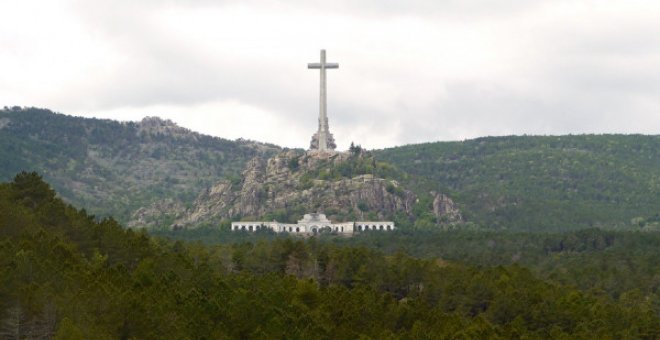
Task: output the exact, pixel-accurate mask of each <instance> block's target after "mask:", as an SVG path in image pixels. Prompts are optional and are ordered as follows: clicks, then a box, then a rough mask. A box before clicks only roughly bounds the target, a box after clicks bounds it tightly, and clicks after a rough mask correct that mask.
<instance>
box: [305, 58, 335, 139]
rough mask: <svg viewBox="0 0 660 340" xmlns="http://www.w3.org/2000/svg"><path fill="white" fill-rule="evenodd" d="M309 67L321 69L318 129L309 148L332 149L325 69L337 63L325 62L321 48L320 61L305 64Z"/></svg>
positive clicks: (331, 67)
mask: <svg viewBox="0 0 660 340" xmlns="http://www.w3.org/2000/svg"><path fill="white" fill-rule="evenodd" d="M307 68H309V69H319V70H321V95H320V98H319V130H318V132H317V133H316V134H315V135H314V136H313V137H312V144H311V149H317V150H319V151H326V150H334V149H335V147H336V146H335V143H334V138H333V137H332V134H331V133H330V129H329V128H328V115H327V112H326V109H327V104H326V97H327V94H326V89H325V70H326V69H333V68H339V64H336V63H326V62H325V50H321V62H320V63H309V64H307Z"/></svg>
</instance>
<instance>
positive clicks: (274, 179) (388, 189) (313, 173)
mask: <svg viewBox="0 0 660 340" xmlns="http://www.w3.org/2000/svg"><path fill="white" fill-rule="evenodd" d="M351 157H361V156H359V155H357V156H356V155H353V156H351V155H349V154H347V153H336V152H329V153H318V152H316V153H314V152H308V153H303V152H301V151H286V152H283V153H280V154H278V155H276V156H274V157H272V158H270V159H268V160H265V159H263V158H254V159H252V160H251V161H249V162H248V164H247V166H246V168H245V170H244V171H243V173H242V180H241V182H240V183H231V182H230V181H226V180H223V181H218V182H217V183H215V184H214V185H213V186H211V187H209V188H208V189H206V190H204V191H203V192H202V193H200V195H199V196H198V197H197V199H196V200H195V202H194V203H193V205H192V207H191V208H189V209H187V210H186V211H185V212H184V213H183V214H181V215H180V217H179V218H177V219H176V220H175V221H174V222H173V224H172V227H174V228H187V227H194V226H198V225H202V224H207V223H217V222H219V221H221V220H222V219H232V218H239V217H242V218H255V219H260V218H263V217H264V216H266V215H267V214H269V213H274V212H280V213H285V214H290V213H294V214H302V213H307V212H310V211H313V212H322V213H325V214H326V215H328V217H330V218H331V219H333V218H334V219H340V220H341V219H344V218H348V217H351V218H354V219H362V218H367V217H368V216H371V217H372V218H373V217H376V218H378V219H386V218H392V216H394V215H395V214H397V213H399V212H403V213H405V214H408V215H410V214H412V208H413V206H414V204H415V203H416V202H417V201H418V200H417V196H416V195H415V194H414V193H413V192H412V191H410V190H407V189H405V188H403V187H402V186H401V185H400V184H399V183H398V182H397V181H395V180H389V179H383V178H378V177H374V176H373V175H372V174H362V175H358V176H354V177H341V178H332V179H328V178H326V179H322V178H324V177H323V176H321V175H319V174H323V173H329V172H330V170H331V169H333V168H335V167H337V166H340V165H342V163H346V162H350V161H351ZM432 194H433V195H434V201H433V213H434V214H435V215H436V216H437V217H438V218H439V219H440V218H441V217H442V218H443V219H444V220H446V221H458V220H460V219H461V215H460V212H459V211H458V209H457V208H456V206H455V204H454V203H453V201H452V200H451V199H449V197H447V196H445V195H443V194H438V193H432ZM374 215H375V216H374Z"/></svg>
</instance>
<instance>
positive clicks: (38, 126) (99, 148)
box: [0, 107, 279, 221]
mask: <svg viewBox="0 0 660 340" xmlns="http://www.w3.org/2000/svg"><path fill="white" fill-rule="evenodd" d="M278 150H279V148H277V147H276V146H273V145H264V144H259V143H255V142H248V141H229V140H225V139H221V138H215V137H211V136H206V135H201V134H198V133H195V132H192V131H189V130H187V129H184V128H181V127H179V126H177V125H176V124H174V123H172V122H171V121H165V120H161V119H159V118H145V119H144V120H142V121H141V122H117V121H112V120H100V119H88V118H80V117H72V116H66V115H62V114H57V113H53V112H51V111H49V110H42V109H36V108H18V107H16V108H5V109H4V110H0V159H2V162H0V180H9V179H11V178H12V177H13V176H14V175H15V174H16V173H17V172H20V171H24V170H25V171H38V172H40V173H41V174H43V176H44V178H46V179H47V180H48V181H49V182H50V183H52V184H53V186H54V187H55V188H56V189H57V191H58V193H59V194H60V195H61V196H62V197H63V198H65V199H66V200H67V201H68V202H72V203H74V204H76V205H78V206H81V207H85V208H87V209H88V211H89V212H90V213H93V214H97V215H102V216H108V215H110V214H111V215H113V216H114V217H115V218H117V219H118V220H120V221H128V219H129V217H130V216H131V214H133V213H134V212H135V211H136V210H137V209H139V208H141V207H145V206H148V205H149V204H151V203H153V202H156V201H162V200H165V199H166V202H167V203H168V204H169V205H170V206H171V207H175V206H185V204H186V203H191V202H192V200H193V199H194V198H195V197H196V196H197V195H198V194H199V192H200V191H201V190H202V189H204V188H206V187H207V186H209V185H211V184H212V183H214V182H215V181H217V180H218V179H220V178H229V177H232V176H234V177H235V176H238V175H239V174H240V172H241V171H242V170H243V168H244V166H245V163H246V162H247V161H248V160H249V159H251V158H253V157H255V156H259V155H270V154H273V153H274V152H276V151H278Z"/></svg>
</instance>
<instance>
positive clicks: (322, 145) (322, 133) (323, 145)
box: [319, 50, 328, 151]
mask: <svg viewBox="0 0 660 340" xmlns="http://www.w3.org/2000/svg"><path fill="white" fill-rule="evenodd" d="M325 84H326V82H325V50H321V93H320V96H319V150H322V151H323V150H326V149H327V146H328V144H327V136H326V131H328V116H327V112H326V110H327V109H328V102H327V98H326V93H327V92H326V89H325Z"/></svg>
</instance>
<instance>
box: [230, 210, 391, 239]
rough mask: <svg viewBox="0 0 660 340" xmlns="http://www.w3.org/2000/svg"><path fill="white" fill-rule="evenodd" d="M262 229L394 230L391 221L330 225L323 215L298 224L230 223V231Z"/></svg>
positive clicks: (308, 216) (303, 231) (314, 231)
mask: <svg viewBox="0 0 660 340" xmlns="http://www.w3.org/2000/svg"><path fill="white" fill-rule="evenodd" d="M262 229H269V230H272V231H274V232H276V233H291V234H312V235H313V234H319V233H336V234H353V233H355V232H359V231H369V230H381V231H392V230H394V229H396V227H395V226H394V222H392V221H357V222H342V223H332V222H331V221H330V220H328V218H327V217H326V216H325V215H324V214H318V213H314V214H305V216H304V217H303V218H302V219H301V220H299V221H298V223H295V224H294V223H280V222H277V221H272V222H248V221H241V222H232V223H231V230H232V231H241V230H243V231H248V232H250V231H257V230H262Z"/></svg>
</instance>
